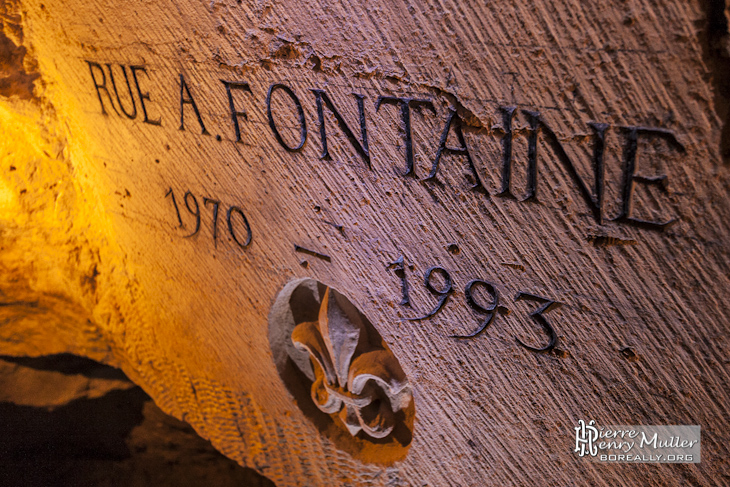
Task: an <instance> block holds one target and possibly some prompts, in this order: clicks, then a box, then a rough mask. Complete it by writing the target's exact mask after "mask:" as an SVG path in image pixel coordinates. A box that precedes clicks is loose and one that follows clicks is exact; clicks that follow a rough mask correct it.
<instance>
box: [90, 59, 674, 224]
mask: <svg viewBox="0 0 730 487" xmlns="http://www.w3.org/2000/svg"><path fill="white" fill-rule="evenodd" d="M86 63H87V65H88V68H89V75H90V78H91V86H92V87H93V90H94V92H95V94H96V98H97V99H98V102H99V107H100V109H101V113H102V115H106V116H109V115H110V114H112V113H114V114H116V115H117V116H119V117H121V118H123V119H130V120H134V119H136V118H137V117H138V108H137V107H141V113H142V117H143V122H144V123H147V124H150V125H161V124H162V119H161V116H159V115H152V113H151V112H150V110H151V105H152V103H153V97H154V98H155V99H157V97H156V96H155V95H153V94H152V91H153V90H155V89H158V88H159V83H156V82H155V81H154V76H152V75H151V73H150V71H148V69H147V67H145V66H142V65H133V66H128V69H127V67H126V66H124V65H119V66H118V67H117V66H112V65H111V64H102V63H99V62H95V61H91V60H86ZM105 68H106V69H105ZM128 72H129V73H131V76H129V74H128ZM130 78H131V80H130ZM122 79H123V80H124V81H123V82H122V81H121V80H122ZM220 81H221V83H222V84H223V87H221V90H222V91H223V93H221V94H219V95H217V96H224V97H225V100H226V101H227V105H228V108H229V112H230V114H229V116H230V122H231V127H232V129H233V135H234V139H233V140H234V141H235V142H241V141H242V134H243V133H244V131H245V130H252V128H251V127H250V126H247V125H248V123H249V116H248V112H247V111H246V109H245V108H244V107H246V106H248V107H250V106H251V104H252V103H259V104H260V103H263V104H264V105H265V113H266V116H267V119H268V127H269V129H270V130H271V134H272V136H273V139H274V140H275V141H276V142H277V144H278V145H279V146H280V147H281V148H282V149H283V150H285V151H286V152H289V153H292V154H294V153H299V152H302V151H303V150H304V149H305V144H306V142H307V120H306V118H307V117H306V115H305V114H306V110H305V106H307V105H308V106H309V108H310V110H311V109H313V111H314V112H315V113H316V119H317V122H318V127H319V139H320V140H319V143H320V149H321V152H320V155H319V157H320V159H323V160H329V159H331V154H330V145H331V144H330V141H329V138H328V130H327V128H328V127H327V122H326V117H325V113H328V114H329V115H331V117H333V118H334V121H335V122H336V128H339V131H340V132H341V133H342V134H344V136H345V138H346V139H347V140H348V141H349V143H350V145H351V149H352V150H354V152H355V153H356V154H358V155H359V156H360V157H361V158H362V160H363V161H364V162H365V164H366V166H367V169H368V170H371V171H372V170H377V167H374V164H373V162H374V161H373V157H372V151H371V147H370V144H369V142H370V140H371V139H370V138H369V134H368V120H367V119H368V118H369V116H368V106H369V103H366V101H367V97H366V96H365V95H362V94H359V93H352V96H353V97H354V99H355V104H354V105H355V106H354V108H355V110H356V114H357V115H356V119H355V120H354V122H355V123H354V124H353V120H352V119H350V120H348V116H347V114H344V115H343V113H342V111H344V110H349V111H352V108H353V107H352V106H347V105H345V104H342V105H336V104H335V103H334V102H333V99H332V97H331V95H330V93H328V91H326V90H324V89H321V88H316V87H312V88H309V91H310V92H311V94H312V97H305V98H300V97H299V96H298V95H297V93H296V92H295V90H294V89H292V88H291V87H290V86H288V85H286V84H284V83H281V82H275V83H272V84H270V85H269V87H268V90H266V92H265V93H258V92H254V89H253V88H252V87H251V85H250V84H249V82H248V81H247V80H220ZM125 85H126V86H125ZM219 86H220V85H219ZM175 88H176V89H178V90H179V106H176V109H178V110H179V119H180V120H179V129H180V131H181V132H188V130H187V128H186V124H185V114H186V112H188V116H190V115H191V113H190V112H191V111H192V115H194V116H195V120H196V121H197V123H198V125H199V127H200V133H201V134H203V135H210V133H209V131H208V129H207V128H206V121H205V120H204V119H203V115H202V114H203V113H209V112H207V111H205V110H203V109H201V107H200V103H204V102H205V101H206V100H207V98H208V97H205V96H203V95H200V94H199V90H198V89H197V88H196V87H193V86H191V85H190V83H189V82H188V80H187V79H186V78H185V76H184V75H183V74H179V75H178V77H177V79H176V80H175ZM275 96H276V97H277V98H276V99H277V100H279V101H281V100H286V99H288V101H290V102H291V103H292V104H293V106H294V109H295V110H296V116H295V118H294V119H293V120H295V123H296V125H297V126H296V127H294V128H295V129H298V131H299V140H294V141H292V140H286V139H285V138H284V137H283V136H282V133H281V131H280V129H281V127H282V126H283V125H281V126H280V124H279V122H277V113H276V110H282V109H283V108H282V105H281V104H279V105H277V106H278V107H279V108H277V109H276V110H274V108H273V107H272V99H274V97H275ZM262 98H263V99H262ZM302 100H304V102H305V103H304V104H303V102H302ZM371 103H373V105H374V111H375V112H379V111H381V108H382V106H383V105H390V106H393V107H395V108H396V109H398V110H399V112H400V117H399V118H400V125H401V129H402V134H403V135H402V138H403V142H404V145H405V171H402V172H400V171H399V174H400V176H401V177H408V178H417V174H416V167H415V163H414V149H413V112H414V111H416V110H418V111H421V112H423V111H429V112H431V113H432V114H433V115H434V116H436V117H439V114H438V111H437V109H436V104H435V103H434V100H432V99H430V98H429V97H427V96H425V95H424V96H419V97H404V96H385V95H380V96H378V97H377V98H376V99H375V100H374V102H371ZM290 106H291V105H290ZM155 113H157V112H155ZM495 115H496V116H497V118H498V119H499V120H501V126H500V127H493V128H492V130H487V131H482V132H480V133H487V134H488V135H498V136H499V137H500V138H501V154H498V155H497V157H498V158H499V160H501V170H500V174H499V180H500V183H499V187H498V189H497V191H496V192H494V193H492V194H490V193H489V191H488V190H487V187H486V185H485V175H484V174H483V172H482V173H480V169H479V168H480V167H484V163H483V162H480V161H478V160H477V159H475V157H474V155H473V152H472V151H470V150H469V146H468V144H467V139H466V137H465V136H464V121H463V120H462V118H461V116H460V115H459V111H458V110H457V109H456V108H454V107H453V106H452V107H449V108H448V109H447V113H446V114H445V123H444V125H443V129H442V130H441V131H440V134H433V137H432V138H433V140H435V141H436V143H435V145H434V146H433V147H432V149H433V152H434V154H435V157H434V158H433V160H432V163H431V169H430V171H429V173H428V175H427V176H426V177H425V178H424V179H422V180H420V182H421V183H422V184H426V185H430V184H439V185H440V184H442V183H440V182H438V179H439V178H438V175H439V171H446V170H449V171H451V170H454V169H452V167H454V166H458V164H457V165H454V164H452V163H451V161H448V162H449V164H448V165H445V164H444V162H445V158H449V159H451V158H453V159H460V160H462V161H463V162H464V163H466V165H467V166H468V168H469V173H470V174H469V179H470V180H471V181H472V183H471V189H472V190H475V191H477V192H479V193H481V194H484V195H485V197H500V198H512V199H518V200H519V201H521V202H527V201H535V200H537V199H538V198H539V195H540V193H539V182H540V180H541V177H540V170H541V168H540V162H539V154H538V148H539V147H541V146H547V147H549V148H550V150H551V152H552V153H553V155H554V157H555V160H556V161H557V163H559V164H560V165H562V167H563V168H564V170H565V171H566V172H567V173H568V176H569V178H570V180H571V183H572V185H573V186H574V190H575V191H576V192H577V194H578V195H579V196H580V197H581V199H582V200H583V204H584V205H585V206H586V207H587V208H588V209H589V210H590V212H591V214H592V216H593V218H594V219H595V221H596V222H597V223H598V224H599V225H605V224H608V223H612V224H619V225H630V226H634V227H639V228H643V229H647V230H654V231H663V230H665V229H666V228H667V227H669V226H670V225H671V224H672V223H674V222H676V220H677V218H676V217H673V218H665V219H658V220H656V221H653V220H649V219H645V218H638V217H636V216H634V215H635V214H636V212H635V211H634V206H635V197H634V192H635V188H636V186H637V185H639V184H641V185H645V186H647V185H648V186H656V187H658V188H659V190H660V191H662V192H664V193H667V192H668V191H667V189H668V181H669V177H668V176H667V175H666V174H657V175H651V176H645V175H642V174H641V172H640V170H639V166H640V164H639V151H638V145H639V141H640V140H641V139H644V140H652V139H660V140H663V141H665V142H666V148H667V149H668V150H669V151H670V152H674V153H676V154H680V155H681V154H684V153H685V148H684V146H683V145H682V144H681V142H680V141H679V139H678V138H677V136H676V135H675V134H674V133H673V132H672V131H670V130H667V129H664V128H661V127H640V126H618V127H615V128H614V130H612V128H611V126H610V125H609V124H607V123H601V122H589V123H588V126H589V127H590V129H591V131H592V132H593V133H592V144H593V153H592V155H591V156H590V165H591V167H592V170H593V175H592V177H591V178H590V179H592V181H590V183H588V182H586V181H585V180H584V178H583V177H582V176H581V175H580V173H579V171H578V169H577V168H578V166H579V165H578V164H577V162H578V161H576V160H574V157H573V158H571V156H569V155H568V151H566V148H565V147H564V145H563V142H562V141H561V138H559V137H558V135H557V134H556V133H555V131H554V130H553V129H552V128H551V126H550V124H549V122H548V121H547V120H546V119H545V118H544V116H543V115H542V114H541V113H540V112H537V111H533V110H529V109H519V108H518V107H517V106H513V105H509V106H497V108H496V113H495ZM290 118H291V117H290ZM441 118H443V115H442V116H441ZM518 118H521V119H523V120H524V121H526V122H527V127H526V128H519V129H516V128H515V123H516V120H517V119H518ZM193 123H194V122H193ZM188 125H189V123H188ZM356 127H357V128H356ZM334 128H335V127H333V126H331V127H330V132H332V130H333V129H334ZM358 129H359V136H358V134H356V132H357V131H358ZM613 131H616V132H618V134H619V136H620V137H619V141H620V143H621V145H622V147H623V151H622V155H621V160H620V161H606V159H605V157H604V155H605V154H604V153H605V151H606V144H607V141H608V140H609V136H610V134H611V133H612V132H613ZM518 136H520V137H526V139H527V154H526V157H527V161H526V171H525V174H524V176H523V178H524V181H522V184H521V186H522V188H523V190H522V191H520V190H519V188H517V186H519V185H520V184H519V183H520V182H519V181H516V180H515V177H514V174H513V165H514V163H515V161H514V154H513V148H514V147H513V144H514V139H515V138H516V137H518ZM449 138H452V139H454V140H455V141H456V142H457V143H456V144H454V142H453V140H452V142H451V143H448V142H447V141H448V140H449ZM216 140H218V141H222V140H223V139H222V138H221V136H220V135H217V136H216ZM472 140H473V139H472ZM662 153H664V152H662ZM667 154H668V153H667ZM478 162H479V164H478ZM617 163H618V167H620V168H621V170H622V171H623V177H622V178H621V180H620V181H619V182H618V184H620V187H617V188H615V192H616V193H619V194H621V198H620V207H619V209H618V212H616V210H613V213H614V215H606V214H604V212H605V210H604V194H605V193H606V185H607V184H608V183H607V181H606V178H605V172H606V169H607V164H612V165H613V164H617ZM611 167H613V166H610V167H609V168H611ZM482 171H483V170H482ZM444 179H446V178H444ZM611 184H615V183H613V182H612V183H611ZM662 213H665V212H664V211H663V212H662Z"/></svg>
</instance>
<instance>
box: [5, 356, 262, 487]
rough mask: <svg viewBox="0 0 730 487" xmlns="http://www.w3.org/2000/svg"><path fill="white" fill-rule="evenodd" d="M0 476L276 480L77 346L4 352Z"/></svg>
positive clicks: (65, 480)
mask: <svg viewBox="0 0 730 487" xmlns="http://www.w3.org/2000/svg"><path fill="white" fill-rule="evenodd" d="M0 427H1V428H2V436H0V455H2V459H3V461H2V463H0V483H2V485H4V486H6V487H11V486H29V487H30V486H44V487H52V486H69V485H79V486H80V485H93V486H97V487H101V486H119V487H129V486H147V485H155V486H168V485H169V486H191V487H192V486H199V485H204V484H209V485H215V486H234V485H235V486H242V485H243V486H247V487H273V483H271V482H270V481H268V480H267V479H266V478H265V477H262V476H260V475H258V474H257V473H255V472H254V471H253V470H251V469H246V468H242V467H239V466H238V465H236V463H235V462H233V461H231V460H229V459H227V458H225V457H223V456H222V455H221V454H220V453H218V452H217V451H216V450H215V449H213V447H212V446H211V445H210V443H208V442H206V441H205V440H203V439H201V438H200V437H199V436H197V435H196V434H195V432H194V431H193V430H192V428H191V427H190V426H189V425H187V424H185V423H182V422H180V421H178V420H176V419H174V418H171V417H170V416H167V415H166V414H164V413H163V412H162V411H160V409H159V408H157V407H156V406H155V405H154V403H153V402H152V400H151V399H150V397H149V396H148V395H147V394H145V393H144V392H143V391H142V390H141V389H140V388H139V387H136V386H135V385H134V384H133V383H132V382H130V381H129V380H128V379H127V378H126V377H125V376H124V374H122V373H121V372H120V371H119V370H117V369H113V368H111V367H108V366H103V365H101V364H98V363H96V362H93V361H91V360H87V359H81V358H79V357H75V356H73V355H55V356H50V357H40V358H14V357H3V358H1V359H0Z"/></svg>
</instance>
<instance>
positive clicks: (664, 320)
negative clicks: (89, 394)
mask: <svg viewBox="0 0 730 487" xmlns="http://www.w3.org/2000/svg"><path fill="white" fill-rule="evenodd" d="M0 5H2V9H3V12H2V16H0V18H1V19H2V32H3V35H2V36H0V37H2V39H1V40H0V52H2V54H3V63H2V66H3V74H2V76H1V77H0V97H2V98H1V99H0V130H1V131H2V137H0V157H2V160H1V161H0V232H1V233H0V237H1V241H0V291H1V292H2V294H0V299H1V300H0V353H2V354H5V355H12V356H19V357H20V356H39V355H48V354H56V353H73V354H77V355H81V356H85V357H89V358H93V359H95V360H98V361H101V362H103V363H106V364H111V365H115V366H118V367H120V368H121V369H123V370H124V372H125V373H126V374H127V375H128V376H129V377H130V379H132V380H133V381H134V382H135V383H136V384H138V385H139V386H141V387H142V388H143V389H144V390H145V391H146V392H147V393H149V395H150V396H151V397H152V398H153V399H154V401H155V402H156V404H157V405H159V407H160V408H161V409H162V410H163V411H165V412H167V413H169V414H172V415H173V416H175V417H177V418H180V419H183V420H184V421H186V422H188V423H189V424H191V425H192V426H193V427H194V428H195V430H196V431H197V432H198V433H199V434H200V435H201V436H203V437H205V438H208V439H210V441H211V442H212V444H213V445H214V446H215V447H216V448H217V449H219V450H220V451H221V452H223V453H224V454H225V455H227V456H228V457H230V458H232V459H234V460H235V461H237V462H238V463H240V464H241V465H245V466H247V467H250V468H254V469H256V470H258V471H259V472H262V473H264V474H265V475H266V476H267V477H268V478H270V479H271V480H272V481H274V482H275V483H276V484H277V485H279V486H280V487H283V486H288V485H329V484H331V485H349V484H364V485H383V486H384V485H432V486H442V485H484V484H487V483H495V484H500V485H509V484H517V485H527V484H531V483H534V482H535V480H536V479H538V478H539V479H541V481H542V483H545V484H549V485H586V484H588V485H590V484H594V485H602V484H614V485H637V484H640V485H647V484H652V483H653V484H656V485H663V484H666V485H678V484H692V485H713V484H716V483H717V482H725V483H728V482H730V477H729V476H730V471H729V470H728V468H729V467H728V463H727V461H726V459H727V458H728V455H729V454H730V452H729V451H728V444H729V443H728V431H730V427H729V422H728V410H729V409H730V400H729V395H730V392H728V391H730V377H729V376H728V363H729V361H728V356H727V353H726V351H727V349H728V323H730V316H729V311H728V307H727V304H726V295H727V293H728V291H730V264H729V263H730V258H729V254H730V252H729V251H730V245H729V244H728V242H730V227H729V225H728V223H727V222H728V221H729V219H730V199H729V198H728V187H729V186H730V184H729V183H730V165H729V164H728V162H727V156H726V154H727V151H726V150H725V148H726V147H727V144H726V141H727V137H725V136H724V135H723V134H724V133H725V134H727V130H728V129H727V123H726V121H727V111H728V110H727V108H728V104H727V84H726V82H725V81H724V80H726V78H727V77H726V76H725V75H726V74H727V66H728V64H727V49H726V46H727V38H728V36H727V21H726V20H727V15H726V14H727V9H726V7H725V5H724V3H723V2H721V1H718V0H714V1H710V0H705V1H689V2H656V1H654V0H626V1H625V2H618V3H610V4H607V3H605V2H604V3H595V2H594V3H590V2H581V1H579V0H560V1H557V2H537V3H535V2H533V3H525V2H517V1H513V2H499V3H489V2H456V1H448V0H428V1H424V2H421V3H419V4H417V5H416V4H413V3H409V2H401V1H383V2H378V1H376V2H370V1H368V2H361V1H347V0H338V1H334V2H332V1H329V0H328V1H318V0H311V1H307V2H292V1H287V0H284V1H281V2H277V3H272V2H267V1H251V2H249V1H233V0H230V1H227V0H225V1H217V0H216V1H212V2H188V1H179V0H178V1H173V0H153V1H145V2H141V1H124V2H122V1H114V2H99V1H84V2H81V1H69V0H66V1H63V2H61V1H57V0H42V1H40V0H27V1H22V2H15V1H8V0H6V1H4V2H2V3H1V4H0ZM112 77H113V78H114V84H112ZM222 81H223V82H222ZM244 83H247V85H245V84H244ZM281 84H283V85H285V86H286V88H284V87H281V86H277V85H281ZM115 86H116V88H117V90H116V91H115V89H114V87H115ZM246 86H248V89H247V88H246ZM287 89H288V90H290V91H287ZM249 90H250V91H249ZM353 93H354V95H353ZM267 94H268V95H269V96H268V97H267ZM117 95H118V96H117ZM294 96H296V99H297V100H299V102H300V104H301V112H300V111H299V109H298V105H297V104H296V103H295V98H294ZM380 97H385V98H384V99H381V102H378V99H379V98H380ZM267 98H268V99H269V101H270V107H271V110H270V112H271V114H269V110H267V108H268V107H267ZM397 98H400V99H401V100H400V101H399V100H398V99H397ZM405 98H409V99H410V101H407V100H405ZM132 101H134V104H133V103H132ZM193 102H194V103H193ZM378 107H379V108H378ZM406 107H410V111H409V112H408V111H404V109H405V108H406ZM232 111H233V112H234V113H233V114H232V113H231V112H232ZM244 111H245V112H246V115H245V116H244V115H242V114H241V113H242V112H244ZM335 111H336V112H337V116H335V113H334V112H335ZM237 112H238V113H237ZM361 112H362V116H361ZM537 112H539V116H538V115H537ZM404 113H406V114H409V115H410V120H408V121H409V124H410V128H409V125H407V124H406V121H407V117H406V116H405V115H404ZM181 116H182V119H181ZM302 120H304V121H305V122H306V127H307V132H306V134H304V132H303V131H302V130H301V129H302V127H303V124H302ZM323 125H324V127H325V128H326V133H324V130H322V128H321V127H322V126H323ZM363 126H365V127H366V129H367V135H368V143H367V144H366V143H365V138H364V137H363V129H362V127H363ZM345 127H346V128H347V130H345ZM408 133H411V134H412V138H411V139H410V143H409V139H408V137H407V134H408ZM304 135H306V137H304ZM723 137H724V138H723ZM300 143H302V146H301V148H299V147H298V146H299V145H300ZM325 143H326V144H325ZM723 144H724V145H723ZM325 145H326V146H325ZM465 148H468V157H467V153H466V152H465ZM409 154H411V155H412V157H410V156H409ZM510 154H511V159H510ZM323 156H326V157H323ZM508 163H511V171H508V170H506V169H509V167H508ZM600 168H602V171H601V170H598V169H600ZM404 174H405V175H404ZM533 176H534V178H533ZM662 176H666V178H663V177H662ZM525 199H527V200H528V201H525ZM670 223H671V224H670ZM249 229H250V234H249V232H248V230H249ZM249 237H251V238H250V240H249ZM303 278H312V279H315V280H317V281H319V282H320V283H322V284H323V285H326V286H330V287H332V288H334V289H337V290H338V291H339V292H341V293H342V294H343V295H344V296H345V297H346V298H347V299H348V300H349V301H350V302H352V303H353V304H354V305H355V306H356V307H357V308H358V309H359V310H360V312H362V313H363V315H364V316H366V317H367V319H368V320H369V321H370V323H372V325H373V327H374V328H375V329H376V330H377V331H378V334H379V335H380V336H381V337H382V339H383V340H384V341H385V343H387V345H388V347H389V348H390V350H391V351H392V353H393V355H394V357H395V358H396V359H397V361H398V363H399V364H400V365H401V367H402V369H403V371H404V372H405V375H406V377H407V379H408V383H409V385H410V386H411V387H412V391H413V401H414V406H415V426H414V430H413V437H412V440H411V441H409V442H408V444H407V445H405V446H404V447H407V448H408V452H407V454H406V455H405V457H404V458H403V459H402V460H399V461H397V462H394V463H392V464H390V465H385V466H384V465H382V464H378V463H376V462H369V461H363V460H362V459H361V458H359V457H357V455H355V456H353V455H351V454H350V453H347V452H345V451H343V450H341V449H339V448H338V447H337V445H336V442H334V441H333V440H332V438H331V437H330V436H328V435H327V434H325V433H322V431H321V430H320V429H319V428H318V427H317V425H316V424H315V423H314V422H313V421H312V420H311V419H310V418H309V416H308V413H307V410H308V409H307V408H310V407H313V405H312V404H308V403H306V401H303V400H302V399H300V398H301V396H299V395H297V393H292V392H291V387H289V384H288V383H287V381H290V382H291V380H292V376H287V374H289V373H290V371H291V368H287V364H286V363H285V364H283V367H279V365H282V364H277V363H275V357H274V355H273V354H272V351H271V346H270V344H271V342H272V341H271V336H270V335H269V331H270V330H271V329H272V326H271V323H270V320H271V319H278V318H277V316H275V315H271V314H270V313H271V310H272V305H273V303H274V302H275V300H276V297H277V295H278V294H279V293H280V291H281V290H282V289H283V288H284V286H285V285H286V284H287V283H289V282H291V281H293V280H294V279H303ZM406 282H407V284H408V285H407V286H406ZM406 289H407V290H408V295H407V296H406V295H405V293H404V292H405V291H406ZM518 298H519V299H518ZM553 302H554V304H553ZM538 308H541V309H542V310H543V312H542V314H535V311H536V310H537V309H538ZM299 312H301V313H303V314H305V315H308V314H311V313H312V311H311V310H306V309H305V310H299ZM305 321H306V320H305ZM309 321H312V320H309ZM470 335H474V336H470ZM284 338H286V337H284ZM289 365H291V364H289ZM282 370H283V372H282ZM295 377H298V376H295ZM309 385H310V384H308V383H306V380H305V379H302V380H301V383H300V384H299V387H300V388H302V389H304V390H307V389H308V386H309ZM76 387H77V386H74V387H73V388H72V389H73V390H74V391H75V390H77V389H76ZM69 393H70V392H69ZM74 393H75V392H74ZM89 400H93V399H89ZM581 419H583V420H590V419H595V420H596V421H597V422H598V423H600V424H604V425H609V424H639V425H642V424H643V425H650V424H688V425H693V424H697V425H700V426H701V427H702V435H703V436H702V441H703V444H702V458H703V461H702V463H701V464H696V465H695V464H690V465H679V466H676V465H606V464H595V463H590V462H588V461H586V460H585V459H581V458H578V457H577V456H576V455H575V453H573V448H574V446H575V435H574V430H573V428H574V427H575V426H576V424H577V422H578V421H579V420H581ZM373 445H374V446H375V447H377V446H378V444H377V443H373ZM718 479H719V480H718Z"/></svg>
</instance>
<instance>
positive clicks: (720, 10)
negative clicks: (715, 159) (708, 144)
mask: <svg viewBox="0 0 730 487" xmlns="http://www.w3.org/2000/svg"><path fill="white" fill-rule="evenodd" d="M702 7H703V9H704V12H705V19H706V20H705V27H704V29H702V33H701V35H700V41H701V42H702V50H703V57H704V60H705V63H706V64H707V66H708V68H709V70H710V75H711V76H712V88H713V91H714V93H715V111H716V113H717V115H718V116H719V117H720V119H721V120H722V122H723V125H722V135H721V138H720V154H721V155H722V159H723V161H724V162H725V163H726V164H728V163H730V123H729V122H730V35H729V34H728V18H727V13H726V3H725V0H703V1H702Z"/></svg>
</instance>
